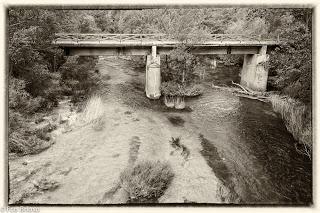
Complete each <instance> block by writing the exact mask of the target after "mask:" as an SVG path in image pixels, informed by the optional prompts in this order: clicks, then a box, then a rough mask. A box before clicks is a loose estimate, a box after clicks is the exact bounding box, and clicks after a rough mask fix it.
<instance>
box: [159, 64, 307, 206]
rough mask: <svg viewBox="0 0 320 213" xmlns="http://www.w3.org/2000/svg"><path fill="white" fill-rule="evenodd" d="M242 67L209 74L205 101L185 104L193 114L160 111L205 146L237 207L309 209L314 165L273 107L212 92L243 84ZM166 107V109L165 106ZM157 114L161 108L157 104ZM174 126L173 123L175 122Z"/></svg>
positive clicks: (206, 155)
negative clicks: (269, 206)
mask: <svg viewBox="0 0 320 213" xmlns="http://www.w3.org/2000/svg"><path fill="white" fill-rule="evenodd" d="M240 69H241V68H239V67H230V66H229V67H225V66H219V67H218V68H217V69H216V70H215V71H212V70H211V71H210V70H209V71H208V72H207V76H206V80H205V82H203V85H204V86H205V91H204V93H203V95H201V96H199V97H196V98H189V99H187V100H186V105H187V106H188V108H189V109H191V110H185V111H183V112H177V111H176V110H175V111H172V112H170V111H169V112H168V111H166V110H163V109H162V108H161V110H160V111H162V112H164V114H165V115H166V116H167V117H168V119H169V120H170V118H176V119H175V120H177V118H180V120H183V121H184V122H183V126H184V128H187V130H188V132H191V133H193V134H197V135H198V137H199V139H200V140H201V145H202V147H203V150H202V151H201V154H202V156H203V157H204V158H205V159H206V161H207V164H208V165H209V166H210V167H211V169H212V171H213V172H214V173H215V174H216V176H217V177H218V178H219V179H220V180H221V181H222V183H223V184H224V185H225V186H226V187H228V188H229V189H230V192H231V193H230V194H231V195H230V196H231V199H229V200H234V202H236V203H238V202H240V203H245V204H282V205H291V204H299V205H308V204H311V203H312V161H311V160H310V159H309V158H308V157H306V156H304V155H301V154H299V153H298V152H297V151H296V149H295V143H297V142H296V141H295V140H294V138H293V136H292V135H291V133H289V132H288V131H287V129H286V126H285V124H284V122H283V120H282V119H281V116H280V115H279V114H277V113H275V112H274V111H273V109H272V106H271V104H269V103H264V102H260V101H258V100H251V99H247V98H241V97H237V96H235V95H233V94H232V93H230V92H226V91H223V90H216V89H212V88H211V84H212V83H213V84H214V85H220V86H232V83H231V82H232V81H234V82H239V81H240V76H239V71H240ZM162 105H163V104H162ZM154 109H157V110H159V102H155V103H154ZM171 120H172V119H171Z"/></svg>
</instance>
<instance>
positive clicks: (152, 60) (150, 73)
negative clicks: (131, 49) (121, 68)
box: [145, 46, 161, 99]
mask: <svg viewBox="0 0 320 213" xmlns="http://www.w3.org/2000/svg"><path fill="white" fill-rule="evenodd" d="M160 86H161V72H160V55H157V48H156V46H152V54H151V55H147V62H146V84H145V91H146V95H147V97H148V98H150V99H159V98H160V96H161V91H160Z"/></svg>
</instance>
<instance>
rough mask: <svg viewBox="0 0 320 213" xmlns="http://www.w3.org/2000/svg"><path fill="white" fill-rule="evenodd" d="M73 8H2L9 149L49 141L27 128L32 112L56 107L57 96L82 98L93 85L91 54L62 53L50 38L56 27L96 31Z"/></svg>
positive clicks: (29, 149)
mask: <svg viewBox="0 0 320 213" xmlns="http://www.w3.org/2000/svg"><path fill="white" fill-rule="evenodd" d="M82 15H83V12H82V13H77V12H73V11H60V10H59V11H55V10H44V9H35V8H33V9H18V8H14V9H9V10H8V22H9V27H8V34H9V35H8V60H9V75H8V83H9V90H8V93H9V94H8V95H9V151H10V152H15V153H18V154H27V153H34V152H38V151H40V150H43V149H45V148H47V147H48V146H49V144H48V143H47V141H48V140H49V139H48V137H47V136H45V132H43V131H40V132H41V133H40V134H38V132H39V131H38V130H36V129H34V128H31V126H30V125H28V123H29V122H31V121H35V119H37V116H36V114H35V113H41V112H42V113H45V112H48V110H51V109H53V108H54V107H56V106H57V104H58V101H59V99H60V98H61V97H62V96H65V95H68V96H71V98H72V100H73V101H74V102H76V101H79V100H81V99H84V98H86V97H87V96H88V95H89V94H90V92H91V91H92V90H93V89H95V88H96V87H97V86H98V84H99V79H100V78H99V75H98V74H97V73H95V72H94V67H95V63H96V59H95V58H92V57H80V58H79V57H70V58H68V59H67V57H64V56H63V52H62V50H61V49H58V48H56V47H54V46H53V45H52V44H51V42H52V40H53V38H54V33H56V32H61V31H64V32H92V31H94V30H97V28H96V25H95V20H94V18H93V17H92V16H89V17H88V16H82Z"/></svg>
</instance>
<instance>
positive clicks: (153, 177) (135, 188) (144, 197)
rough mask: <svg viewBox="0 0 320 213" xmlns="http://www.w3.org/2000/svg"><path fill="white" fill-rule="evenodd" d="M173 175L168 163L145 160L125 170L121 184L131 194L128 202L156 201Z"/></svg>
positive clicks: (121, 176) (121, 177)
mask: <svg viewBox="0 0 320 213" xmlns="http://www.w3.org/2000/svg"><path fill="white" fill-rule="evenodd" d="M173 176H174V174H173V172H172V169H171V167H170V165H169V164H168V163H163V162H160V161H156V162H152V161H145V162H141V163H139V164H137V165H136V166H135V167H133V168H127V169H126V170H125V171H123V172H122V173H121V175H120V185H121V186H122V188H123V189H124V190H126V191H127V192H128V194H129V201H128V202H132V203H150V202H156V201H157V199H158V198H160V197H161V196H162V195H163V194H164V192H165V190H166V189H167V188H168V186H169V184H170V183H171V181H172V179H173Z"/></svg>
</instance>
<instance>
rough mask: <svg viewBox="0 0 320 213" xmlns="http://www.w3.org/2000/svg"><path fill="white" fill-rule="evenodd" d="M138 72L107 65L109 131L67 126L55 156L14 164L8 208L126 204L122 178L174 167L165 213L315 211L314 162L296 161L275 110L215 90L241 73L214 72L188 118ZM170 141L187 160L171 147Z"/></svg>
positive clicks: (112, 61)
mask: <svg viewBox="0 0 320 213" xmlns="http://www.w3.org/2000/svg"><path fill="white" fill-rule="evenodd" d="M134 64H137V63H136V62H135V63H132V62H131V61H130V60H122V59H117V58H116V57H110V58H107V57H106V58H100V60H99V63H98V64H97V70H99V72H100V73H101V75H102V77H103V82H104V85H103V86H102V88H101V90H99V95H100V98H101V103H102V105H101V108H102V109H104V115H103V116H102V117H101V118H103V120H105V126H104V127H103V128H102V129H101V130H95V129H94V128H92V127H91V126H90V125H84V126H74V127H73V126H72V125H71V126H69V125H67V124H68V123H69V120H68V122H66V124H63V125H66V127H68V128H66V127H65V128H66V129H64V130H65V131H63V133H62V134H60V135H58V136H57V137H56V140H55V144H54V145H53V146H52V147H50V148H49V149H47V150H45V151H44V152H42V153H39V154H37V155H30V156H23V157H21V158H17V159H15V160H10V162H9V172H10V203H26V204H28V203H29V204H30V203H33V204H108V203H125V202H126V200H127V198H126V196H122V195H121V193H120V192H119V193H118V191H115V190H114V189H118V188H119V187H118V186H119V183H118V182H119V176H120V174H121V172H122V171H123V170H124V169H125V168H126V167H128V166H129V167H130V166H132V165H133V164H134V163H135V162H136V161H137V162H138V161H143V160H160V161H163V160H164V161H167V162H169V164H170V165H171V167H172V169H173V171H174V178H173V181H172V183H170V184H169V187H168V189H167V190H166V191H165V193H164V195H163V196H161V197H160V198H159V200H158V202H159V203H185V202H192V203H215V204H216V203H237V204H238V203H240V204H268V205H270V204H277V205H279V204H282V205H289V204H295V205H296V204H300V205H308V204H310V203H312V162H311V161H310V160H309V158H308V157H306V156H304V155H300V154H299V153H297V152H296V150H295V146H294V143H296V142H295V140H294V139H293V137H292V135H291V134H290V133H289V132H288V131H287V130H286V127H285V125H284V123H283V121H282V120H281V118H280V115H278V114H276V113H275V112H274V111H273V110H272V107H271V106H270V104H266V103H264V102H259V101H256V100H250V99H246V98H239V97H237V96H235V95H233V94H232V93H230V92H226V91H223V90H217V89H213V88H212V87H211V84H212V83H214V84H215V85H230V83H231V82H232V81H234V82H239V69H240V68H238V67H230V66H229V67H224V66H218V68H217V69H216V70H215V71H213V70H211V71H210V70H208V72H207V76H206V78H205V81H204V82H202V84H203V86H204V88H205V91H204V93H203V95H201V96H199V97H196V98H189V99H187V100H186V104H187V108H186V109H185V110H182V111H181V110H172V109H168V108H166V107H165V105H164V103H163V100H162V99H159V100H150V99H148V98H147V97H146V96H145V92H144V83H145V68H143V67H140V68H133V65H134ZM230 86H231V85H230ZM58 109H59V110H60V111H62V112H63V111H68V110H67V109H64V107H63V106H60V107H58ZM75 115H76V116H77V117H79V118H81V117H83V115H82V114H81V112H80V113H78V114H75ZM71 117H73V116H71ZM71 121H72V120H70V122H71ZM63 128H64V127H63V126H61V129H63ZM173 137H174V138H177V137H180V138H181V144H182V145H184V147H185V149H186V150H184V151H186V152H181V150H177V149H174V148H173V147H172V145H170V140H171V139H172V138H173ZM186 153H187V154H186ZM185 154H186V155H185Z"/></svg>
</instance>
